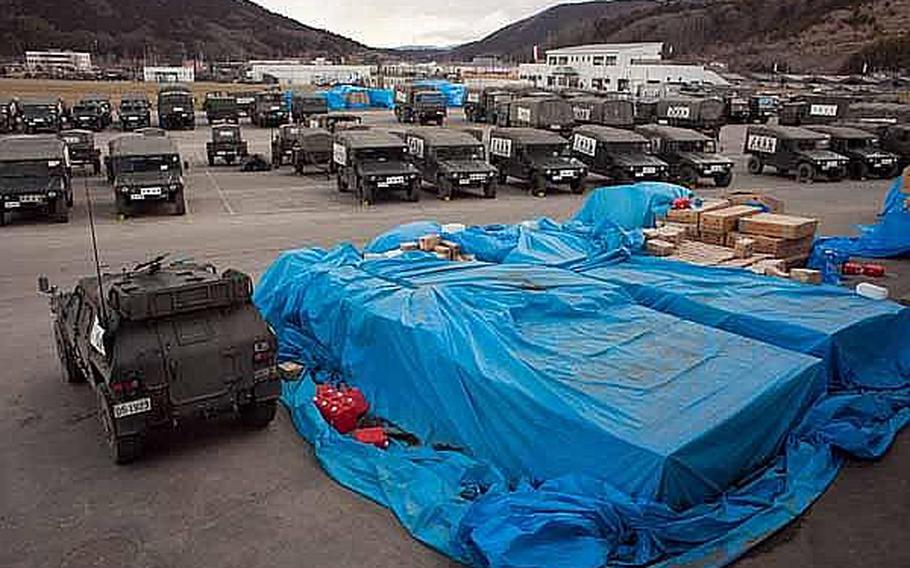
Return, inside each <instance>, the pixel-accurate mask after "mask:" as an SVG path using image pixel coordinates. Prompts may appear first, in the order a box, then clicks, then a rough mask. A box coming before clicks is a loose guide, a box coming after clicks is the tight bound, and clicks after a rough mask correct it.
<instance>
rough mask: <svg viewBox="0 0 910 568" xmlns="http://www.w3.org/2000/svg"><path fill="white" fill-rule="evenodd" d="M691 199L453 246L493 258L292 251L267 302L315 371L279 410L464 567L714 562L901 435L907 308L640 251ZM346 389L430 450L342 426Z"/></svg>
mask: <svg viewBox="0 0 910 568" xmlns="http://www.w3.org/2000/svg"><path fill="white" fill-rule="evenodd" d="M681 191H683V190H681V189H673V188H672V187H660V186H654V185H647V186H629V187H626V188H621V189H620V190H619V191H617V190H615V189H609V190H598V191H597V192H595V193H594V194H593V195H592V196H591V197H590V198H589V200H588V202H587V203H586V204H585V205H584V206H583V207H582V209H581V210H580V211H579V213H578V214H577V215H576V216H574V217H573V218H572V219H570V220H569V221H567V222H565V223H557V222H555V221H550V220H546V219H544V220H538V221H536V222H534V223H528V224H523V225H518V226H498V227H471V228H468V229H467V230H465V231H461V232H457V233H453V234H452V235H448V236H449V237H450V238H460V239H461V240H460V242H461V243H462V245H463V246H465V247H466V250H467V252H475V253H479V252H480V251H481V250H482V251H483V255H484V256H487V257H489V258H488V260H489V261H490V262H473V263H449V262H445V261H440V260H438V259H437V258H435V257H434V256H432V255H429V254H426V253H421V252H411V253H405V254H404V255H401V256H398V257H396V258H381V259H373V260H363V259H362V255H361V254H360V252H359V251H357V250H356V249H355V248H353V247H352V246H350V245H343V246H339V247H336V248H334V249H332V250H328V251H326V250H322V249H305V250H297V251H289V252H286V253H284V254H282V255H281V256H280V257H279V258H278V259H277V260H276V261H275V263H273V265H272V266H271V267H270V268H269V270H268V271H267V272H266V273H265V275H264V276H263V278H262V280H261V282H260V284H259V286H258V288H257V291H256V295H255V301H256V304H257V306H258V307H259V308H260V310H261V311H262V313H263V314H264V315H265V317H266V318H267V319H268V321H269V322H270V323H271V325H272V326H273V327H274V328H275V330H276V332H277V334H278V337H279V340H280V346H281V357H282V358H284V359H294V360H298V361H300V362H302V363H304V364H305V365H306V367H307V368H308V369H309V372H308V374H307V375H306V377H305V378H303V379H302V380H300V381H295V382H288V383H286V384H285V387H284V388H285V392H284V401H285V403H286V404H287V406H288V408H289V409H290V411H291V414H292V416H293V418H294V422H295V424H296V426H297V427H298V429H299V430H300V432H301V433H302V434H303V435H304V436H305V437H306V438H307V439H309V440H310V441H311V442H312V443H313V445H314V447H315V450H316V454H317V456H318V458H319V460H320V462H321V463H322V465H323V466H324V467H325V469H326V470H327V471H328V472H329V474H330V475H332V476H333V477H334V478H335V479H337V480H339V481H340V482H341V483H343V484H344V485H346V486H348V487H350V488H352V489H354V490H356V491H358V492H360V493H362V494H364V495H366V496H368V497H370V498H372V499H374V500H375V501H377V502H379V503H380V504H383V505H385V506H387V507H389V508H391V509H392V510H393V511H394V512H395V514H396V515H397V516H398V518H399V519H400V520H401V522H402V523H403V524H404V525H405V527H407V529H408V530H409V531H410V532H411V533H412V534H413V535H414V536H415V537H417V538H419V539H420V540H422V541H423V542H426V543H427V544H429V545H430V546H432V547H434V548H436V549H437V550H439V551H441V552H443V553H445V554H447V555H449V556H451V557H453V558H456V559H458V560H459V561H462V562H465V563H467V564H469V565H472V566H478V567H487V566H502V567H540V566H548V567H554V566H555V567H558V566H565V567H572V568H579V567H586V566H591V567H595V566H604V565H609V566H620V565H622V566H629V565H632V566H644V565H652V564H658V565H665V566H681V565H699V566H722V565H724V564H727V563H729V562H731V561H732V560H734V559H736V558H737V557H738V556H739V555H741V554H742V553H743V552H744V551H745V550H747V549H748V548H749V547H750V546H754V545H755V543H757V542H758V541H760V540H761V539H762V538H764V537H766V536H768V535H769V534H771V533H772V532H774V531H775V530H777V529H778V528H780V527H781V526H782V525H783V524H785V523H787V522H789V521H791V520H792V519H793V518H795V516H797V515H798V514H799V513H801V512H802V511H803V510H805V508H806V507H808V506H809V504H811V502H812V501H813V500H814V499H816V498H817V497H818V496H819V495H820V494H821V492H822V491H824V489H825V488H826V487H827V486H828V484H829V483H830V482H831V481H832V480H833V478H834V476H835V475H836V473H837V471H838V468H839V467H840V465H841V460H842V457H841V456H842V455H843V454H850V455H856V456H859V457H864V458H871V457H877V456H880V455H881V454H882V453H883V452H884V451H885V450H886V449H887V447H888V445H889V444H890V442H891V440H892V439H893V436H894V435H895V433H896V432H897V431H898V430H899V429H900V428H902V427H903V426H905V425H906V423H907V422H908V421H910V388H908V385H910V342H908V339H907V338H908V337H910V333H908V331H910V317H908V311H907V310H906V309H902V308H900V307H898V306H896V305H895V304H893V303H890V302H879V303H876V302H872V301H871V300H865V299H862V298H858V297H855V296H853V295H851V294H850V293H849V292H846V291H843V290H839V289H836V288H831V287H811V286H806V285H799V284H793V283H790V282H786V281H782V280H777V279H771V278H766V277H758V276H752V275H750V274H748V273H747V272H745V271H741V270H733V269H726V270H719V269H699V268H697V267H689V266H686V265H680V264H678V263H674V262H669V261H663V260H654V259H648V258H642V257H640V256H637V255H636V254H635V253H636V251H637V247H636V243H637V242H638V241H637V238H636V235H637V233H638V232H639V231H640V229H641V226H643V225H646V224H647V223H648V222H649V219H653V215H654V213H655V210H656V209H661V208H664V207H666V205H667V203H668V202H667V200H668V199H670V200H672V199H671V197H672V196H673V195H674V194H676V193H677V192H681ZM636 196H637V197H636ZM611 198H615V199H611ZM427 223H428V224H427ZM427 223H424V224H412V225H410V226H403V227H400V228H398V229H396V230H393V231H390V232H389V233H386V234H385V235H382V236H381V237H379V238H377V239H376V240H375V241H374V242H372V243H371V244H370V249H371V250H372V251H373V252H382V251H385V250H390V249H391V248H394V247H395V244H396V243H397V242H402V241H406V240H414V238H415V237H417V236H419V235H420V234H423V233H424V231H425V230H426V229H435V228H437V227H439V225H437V224H433V223H432V222H427ZM472 247H477V248H473V249H472ZM727 287H729V290H728V289H727ZM339 378H341V379H343V380H344V381H346V382H348V383H350V384H353V385H356V386H358V387H360V388H362V389H363V390H364V391H365V393H366V394H367V396H368V398H369V399H370V401H371V403H372V405H373V410H374V411H375V412H376V414H377V415H379V416H382V417H384V418H386V419H388V420H390V421H391V422H393V423H395V424H396V425H397V426H399V427H401V428H403V429H404V430H406V431H408V432H411V433H413V434H415V435H416V436H417V437H418V438H419V439H420V441H421V444H420V445H419V446H407V445H404V444H401V443H395V444H393V445H392V447H390V448H389V449H388V450H386V451H382V450H379V449H376V448H374V447H371V446H367V445H364V444H359V443H356V442H354V441H353V440H352V439H351V438H347V437H344V436H341V435H340V434H338V433H337V432H335V431H334V430H332V429H331V428H330V427H328V426H327V425H326V423H325V422H324V421H323V419H322V418H321V417H320V415H319V414H318V412H317V411H316V409H315V407H314V406H313V405H312V402H311V401H312V395H313V389H314V383H313V380H316V381H333V380H338V379H339Z"/></svg>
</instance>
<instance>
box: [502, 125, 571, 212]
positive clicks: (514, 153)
mask: <svg viewBox="0 0 910 568" xmlns="http://www.w3.org/2000/svg"><path fill="white" fill-rule="evenodd" d="M490 163H491V164H493V166H495V167H496V169H497V170H498V171H499V183H500V185H502V184H505V183H506V181H507V180H508V177H509V176H512V177H515V178H518V179H521V180H524V181H527V182H529V183H530V187H529V191H530V193H532V194H534V195H537V196H543V195H546V192H547V188H548V187H549V186H550V185H556V186H569V188H570V190H571V191H572V193H581V192H583V191H584V180H585V177H586V176H587V175H588V170H587V167H586V166H585V165H584V163H582V162H581V161H579V160H578V159H576V158H573V157H572V150H571V147H570V145H569V142H568V141H567V140H566V139H565V138H563V137H562V136H560V135H559V134H557V133H555V132H547V131H545V130H538V129H535V128H495V129H493V130H492V131H491V133H490Z"/></svg>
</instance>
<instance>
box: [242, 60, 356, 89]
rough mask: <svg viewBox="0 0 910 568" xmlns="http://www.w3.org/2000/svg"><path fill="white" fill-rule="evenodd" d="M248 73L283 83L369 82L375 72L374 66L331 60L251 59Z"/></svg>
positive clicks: (249, 76)
mask: <svg viewBox="0 0 910 568" xmlns="http://www.w3.org/2000/svg"><path fill="white" fill-rule="evenodd" d="M246 75H247V79H248V80H250V81H253V82H257V83H258V82H260V81H263V80H267V79H271V80H273V81H276V82H278V83H281V84H283V85H337V84H347V83H353V84H366V83H367V81H368V80H369V79H370V77H371V76H372V75H373V67H372V66H370V65H335V64H333V63H332V62H329V61H314V62H312V63H306V62H302V61H298V60H277V61H250V62H249V63H248V64H247V72H246Z"/></svg>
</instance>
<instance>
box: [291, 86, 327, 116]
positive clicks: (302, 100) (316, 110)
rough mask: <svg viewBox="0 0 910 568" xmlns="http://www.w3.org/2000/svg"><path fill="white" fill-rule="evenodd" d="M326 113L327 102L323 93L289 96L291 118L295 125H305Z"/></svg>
mask: <svg viewBox="0 0 910 568" xmlns="http://www.w3.org/2000/svg"><path fill="white" fill-rule="evenodd" d="M328 112H329V102H328V100H327V99H326V97H325V94H323V93H294V94H293V96H291V118H293V120H294V122H296V123H297V124H307V123H308V122H309V120H310V118H312V117H314V116H316V115H321V114H328Z"/></svg>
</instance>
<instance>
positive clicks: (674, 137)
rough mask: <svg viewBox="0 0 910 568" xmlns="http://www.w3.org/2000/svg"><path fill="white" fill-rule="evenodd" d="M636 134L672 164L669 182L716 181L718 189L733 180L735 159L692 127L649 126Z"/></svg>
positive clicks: (637, 129)
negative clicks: (726, 154) (649, 142)
mask: <svg viewBox="0 0 910 568" xmlns="http://www.w3.org/2000/svg"><path fill="white" fill-rule="evenodd" d="M635 131H636V132H638V133H639V134H641V135H642V136H644V137H645V138H647V139H648V140H650V141H651V152H653V153H654V155H655V156H657V157H658V158H660V159H661V160H663V161H664V162H666V163H667V164H669V166H670V172H669V179H670V180H672V181H675V182H678V183H681V184H683V185H685V186H688V187H695V185H696V184H697V183H698V181H699V180H700V179H702V178H710V179H712V180H714V185H716V186H717V187H727V186H729V185H730V182H732V181H733V160H731V159H730V158H727V157H726V156H722V155H720V154H718V153H717V141H716V140H714V139H713V138H711V137H710V136H707V135H705V134H702V133H701V132H698V131H696V130H690V129H688V128H679V127H676V126H666V125H663V124H645V125H641V126H637V127H636V128H635Z"/></svg>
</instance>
